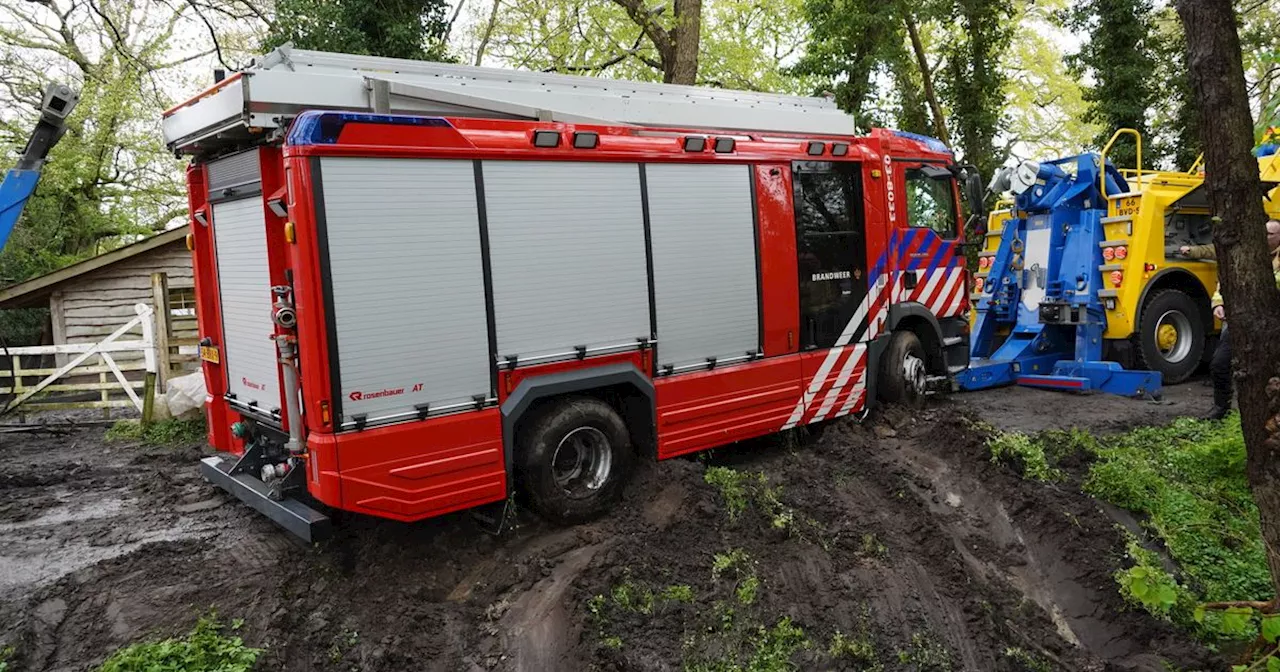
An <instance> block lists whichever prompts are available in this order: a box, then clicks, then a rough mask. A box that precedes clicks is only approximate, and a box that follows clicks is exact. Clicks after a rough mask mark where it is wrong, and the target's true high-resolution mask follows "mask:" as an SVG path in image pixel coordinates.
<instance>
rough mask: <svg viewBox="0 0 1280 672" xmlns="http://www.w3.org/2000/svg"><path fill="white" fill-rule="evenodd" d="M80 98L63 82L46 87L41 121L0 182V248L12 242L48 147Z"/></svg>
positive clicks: (58, 135) (61, 130)
mask: <svg viewBox="0 0 1280 672" xmlns="http://www.w3.org/2000/svg"><path fill="white" fill-rule="evenodd" d="M79 100H80V96H79V94H77V93H76V92H74V91H72V90H71V88H70V87H68V86H66V85H64V84H51V85H49V87H48V88H47V89H45V92H44V98H43V99H42V100H41V102H40V120H39V121H38V122H36V127H35V130H33V131H32V132H31V137H30V138H28V140H27V144H26V146H25V147H24V148H23V150H22V154H21V155H19V157H18V163H17V165H16V166H14V167H13V168H11V169H9V171H8V172H7V173H6V174H5V176H4V181H3V182H0V250H2V249H4V246H5V243H7V242H9V234H10V233H12V232H13V227H14V225H16V224H17V223H18V217H20V216H21V215H22V208H23V207H24V206H25V205H26V204H27V199H29V198H31V194H32V193H33V192H35V189H36V183H37V182H39V180H40V170H41V168H43V167H44V162H45V160H46V159H47V157H48V156H49V150H51V149H53V146H54V145H56V144H58V141H59V140H61V139H62V134H63V133H65V132H66V130H67V127H66V122H67V115H69V114H71V110H73V109H74V108H75V106H76V103H77V102H79Z"/></svg>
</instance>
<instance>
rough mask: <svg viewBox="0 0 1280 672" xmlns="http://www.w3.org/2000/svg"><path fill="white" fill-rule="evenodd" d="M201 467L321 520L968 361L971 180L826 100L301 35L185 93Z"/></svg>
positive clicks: (593, 464) (534, 499) (431, 499)
mask: <svg viewBox="0 0 1280 672" xmlns="http://www.w3.org/2000/svg"><path fill="white" fill-rule="evenodd" d="M164 127H165V133H166V139H167V141H168V143H169V145H170V147H171V148H173V149H174V150H175V151H177V152H179V153H181V154H185V155H189V156H191V157H192V162H191V165H190V168H189V169H188V185H189V200H190V209H191V217H192V232H193V233H192V236H191V239H190V240H189V246H190V247H191V249H192V252H193V256H194V262H195V271H196V291H197V295H198V318H199V325H200V334H201V337H202V339H201V348H200V352H201V357H202V359H203V360H204V374H205V382H206V385H207V388H208V393H209V396H208V399H207V416H208V420H209V423H208V426H209V437H208V438H209V443H210V444H211V445H212V447H213V448H214V449H215V450H216V451H217V454H216V455H215V456H213V457H209V458H206V459H205V460H204V462H203V465H202V470H203V473H204V475H205V477H206V478H207V479H209V480H210V481H212V482H214V483H215V484H217V485H218V486H220V487H223V488H225V489H227V490H229V491H230V492H232V493H234V494H235V495H236V496H237V497H239V498H240V499H242V500H244V501H245V502H246V503H248V504H250V505H251V506H253V507H254V508H256V509H258V510H259V511H261V512H263V513H265V514H267V515H269V516H270V517H271V518H272V519H274V520H275V521H276V522H278V523H279V524H281V525H282V526H284V527H285V528H287V529H289V530H290V531H292V532H294V533H296V534H299V535H300V536H303V537H304V538H308V539H311V538H316V537H318V536H320V535H322V534H324V533H325V532H326V531H327V529H328V526H329V521H328V518H327V517H326V516H325V514H323V513H322V512H321V511H320V510H319V508H320V507H315V506H313V505H312V504H313V503H314V502H319V503H320V504H323V505H324V506H327V507H331V508H333V509H339V510H345V511H351V512H358V513H362V514H368V515H373V516H381V517H385V518H391V519H396V520H401V521H415V520H421V519H424V518H428V517H432V516H437V515H440V514H444V513H447V512H451V511H457V510H461V509H467V508H471V507H477V506H480V505H484V504H490V503H497V502H504V501H508V498H509V496H510V495H511V494H512V493H515V492H520V493H522V494H524V495H526V496H527V497H528V499H529V501H530V502H531V504H532V505H533V506H534V508H535V509H536V510H538V511H539V512H540V513H541V514H542V515H544V516H546V517H548V518H550V519H553V520H557V521H563V522H574V521H579V520H583V519H585V518H587V517H590V516H593V515H597V514H599V513H600V512H602V511H604V510H606V509H607V508H608V507H609V506H610V505H611V504H612V503H613V502H614V501H615V500H616V499H617V498H618V496H619V494H620V489H621V488H622V487H623V485H624V484H625V483H626V481H627V478H628V475H629V474H630V472H631V470H632V467H633V465H634V464H635V462H636V460H638V459H652V458H657V459H664V458H668V457H674V456H677V455H684V454H687V453H691V452H694V451H700V450H705V449H708V448H712V447H714V446H720V445H724V444H727V443H731V442H735V441H741V440H744V439H749V438H753V437H758V436H762V435H766V434H770V433H773V432H778V431H781V430H785V429H789V428H793V427H797V426H800V425H805V424H809V423H815V422H820V421H825V420H831V419H834V418H840V417H843V416H846V415H849V414H853V413H860V412H862V411H864V410H865V409H867V408H868V406H869V405H871V404H872V403H873V402H874V401H875V400H877V399H879V400H882V401H911V400H913V399H916V398H918V397H919V396H920V395H922V394H924V393H926V391H927V389H928V388H929V387H930V385H932V384H938V385H942V386H945V385H947V384H948V383H949V380H950V377H951V374H953V373H955V372H956V371H958V370H960V369H962V368H963V367H964V366H965V365H966V364H967V361H968V319H967V311H968V302H967V301H966V297H967V292H968V279H967V276H966V272H965V270H964V264H963V255H962V254H960V253H959V250H958V248H959V247H960V246H961V244H962V243H961V238H962V235H961V233H962V232H961V228H962V227H961V207H960V198H959V197H960V192H961V191H962V190H961V189H960V188H959V187H960V186H961V185H963V186H964V187H965V189H964V191H965V192H966V195H968V194H970V193H972V191H971V188H972V187H974V186H976V185H977V184H978V182H977V176H976V175H973V176H972V178H971V179H968V178H967V177H962V176H963V175H965V171H964V170H963V169H962V168H961V167H959V166H957V165H956V164H955V162H954V160H953V157H952V154H951V152H950V151H948V150H947V148H946V147H944V146H942V145H941V143H939V142H937V141H935V140H933V139H930V138H926V137H923V136H916V135H911V134H907V133H900V132H894V131H887V130H875V131H872V132H871V133H870V134H868V135H865V136H855V135H854V128H853V122H852V120H851V119H850V118H849V117H848V116H846V115H844V114H843V113H841V112H840V111H839V110H838V109H836V108H835V107H834V105H832V104H831V103H830V102H829V101H827V100H826V99H821V98H799V97H793V96H778V95H772V94H755V93H745V92H736V91H723V90H707V89H700V88H693V87H678V86H668V85H654V84H634V83H628V82H614V81H608V80H598V79H592V78H582V77H567V76H559V75H544V74H529V73H512V72H507V71H500V70H491V69H485V68H470V67H463V66H453V65H442V64H433V63H420V62H411V61H398V60H391V59H376V58H369V57H357V56H346V55H339V54H325V53H320V52H307V51H301V50H294V49H290V48H287V47H286V48H282V49H281V50H277V51H276V52H273V53H271V54H269V55H268V56H266V57H264V58H262V59H260V60H258V61H257V62H255V63H254V64H253V65H251V66H250V67H249V68H246V69H245V70H244V71H243V72H239V73H235V74H233V75H232V76H230V77H226V78H222V79H221V81H219V82H218V83H217V84H216V85H215V86H214V87H213V88H211V89H209V90H208V91H205V92H203V93H201V94H200V95H199V96H197V97H195V98H193V99H191V100H190V101H188V102H186V103H183V104H182V105H180V106H178V107H176V108H174V109H172V110H170V111H168V112H167V113H166V116H165V119H164Z"/></svg>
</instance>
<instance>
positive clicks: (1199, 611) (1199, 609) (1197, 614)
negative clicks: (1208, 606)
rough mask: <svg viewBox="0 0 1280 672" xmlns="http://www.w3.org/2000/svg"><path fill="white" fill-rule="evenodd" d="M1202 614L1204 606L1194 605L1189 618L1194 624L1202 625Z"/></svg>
mask: <svg viewBox="0 0 1280 672" xmlns="http://www.w3.org/2000/svg"><path fill="white" fill-rule="evenodd" d="M1204 613H1205V612H1204V605H1203V604H1200V605H1196V610H1195V611H1194V612H1192V613H1191V617H1192V618H1193V619H1195V622H1196V623H1204Z"/></svg>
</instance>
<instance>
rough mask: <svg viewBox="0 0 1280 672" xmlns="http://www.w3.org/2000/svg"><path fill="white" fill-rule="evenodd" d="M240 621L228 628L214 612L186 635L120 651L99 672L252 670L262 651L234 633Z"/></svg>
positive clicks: (234, 622) (247, 671) (132, 646)
mask: <svg viewBox="0 0 1280 672" xmlns="http://www.w3.org/2000/svg"><path fill="white" fill-rule="evenodd" d="M240 626H241V622H240V621H239V620H236V621H232V622H231V624H230V625H229V626H226V627H224V626H223V625H222V624H221V623H219V622H218V621H217V618H216V617H215V616H214V615H212V614H210V615H208V616H205V617H203V618H201V619H200V620H199V621H197V622H196V626H195V628H193V629H192V630H191V632H190V633H188V634H187V635H186V636H185V637H182V638H170V639H164V640H159V641H151V642H141V643H137V644H130V645H129V646H126V647H124V648H123V649H120V650H119V651H116V652H115V653H113V654H111V657H110V658H107V660H106V662H104V663H103V664H102V666H101V667H100V668H98V672H249V670H251V669H253V666H254V664H255V663H256V662H257V660H258V656H259V655H261V654H262V650H261V649H253V648H249V647H247V646H245V645H244V642H243V641H242V640H241V639H240V637H239V636H237V635H235V634H234V633H235V632H236V631H237V630H239V629H240Z"/></svg>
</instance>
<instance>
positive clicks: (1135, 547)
mask: <svg viewBox="0 0 1280 672" xmlns="http://www.w3.org/2000/svg"><path fill="white" fill-rule="evenodd" d="M988 448H989V449H990V451H991V454H992V459H998V460H1003V461H1008V462H1009V463H1011V464H1014V465H1016V466H1017V467H1018V468H1020V469H1021V470H1022V473H1023V474H1024V476H1025V477H1027V478H1029V479H1033V480H1038V481H1062V480H1065V479H1067V478H1068V474H1067V471H1066V470H1064V469H1063V468H1062V467H1061V465H1060V462H1061V460H1063V459H1064V458H1065V457H1067V456H1069V455H1083V456H1084V457H1085V459H1086V461H1087V463H1088V466H1087V471H1086V472H1085V473H1082V474H1079V476H1080V478H1081V481H1080V484H1081V486H1082V488H1083V490H1084V491H1085V492H1086V493H1088V494H1090V495H1093V496H1095V497H1097V498H1098V499H1100V500H1102V501H1105V502H1107V503H1109V504H1113V505H1115V506H1118V507H1121V508H1124V509H1127V510H1129V511H1132V512H1133V513H1135V514H1138V515H1139V516H1140V520H1141V521H1142V532H1143V534H1142V535H1141V536H1137V535H1134V534H1133V533H1131V532H1129V531H1127V530H1124V531H1123V533H1124V534H1125V535H1126V537H1127V539H1128V541H1127V543H1126V548H1125V556H1126V558H1125V560H1126V562H1125V565H1126V566H1124V567H1122V568H1121V569H1119V570H1118V571H1117V572H1116V582H1117V585H1118V588H1119V590H1120V592H1121V594H1122V595H1124V597H1125V599H1126V600H1128V601H1129V602H1131V603H1132V604H1134V605H1135V606H1137V607H1140V608H1142V609H1145V610H1147V611H1148V612H1150V613H1151V614H1153V615H1155V616H1157V617H1159V618H1162V619H1165V620H1168V621H1171V622H1174V623H1176V624H1178V625H1180V626H1182V627H1184V628H1186V629H1188V630H1190V631H1192V632H1194V633H1195V634H1196V635H1197V636H1198V637H1199V638H1200V639H1201V640H1203V641H1205V642H1206V643H1209V644H1211V645H1215V646H1225V645H1227V644H1228V643H1230V642H1254V643H1255V644H1258V645H1257V646H1252V647H1250V651H1249V653H1248V655H1247V660H1248V662H1249V664H1254V663H1257V664H1258V665H1260V666H1268V667H1266V668H1264V667H1258V668H1257V669H1277V668H1280V658H1277V657H1276V656H1275V655H1274V653H1275V648H1276V646H1277V642H1276V637H1277V635H1280V616H1276V615H1269V614H1267V615H1264V614H1263V611H1262V610H1260V609H1259V608H1258V607H1260V606H1262V605H1263V604H1264V603H1266V602H1268V601H1270V600H1272V599H1273V598H1274V597H1275V596H1274V594H1273V592H1272V589H1271V580H1270V575H1269V573H1268V568H1267V559H1266V549H1265V547H1264V545H1263V541H1262V535H1261V530H1260V529H1259V522H1258V510H1257V507H1256V505H1255V504H1254V500H1253V496H1252V494H1251V492H1250V489H1249V484H1248V480H1247V478H1246V475H1245V447H1244V438H1243V436H1242V434H1241V431H1240V422H1239V417H1238V416H1236V415H1232V416H1230V417H1229V418H1228V419H1227V420H1226V421H1223V422H1209V421H1203V420H1195V419H1190V418H1182V419H1179V420H1176V421H1174V422H1173V423H1172V424H1170V425H1167V426H1164V427H1143V428H1139V429H1135V430H1132V431H1130V432H1126V433H1124V434H1118V435H1113V436H1101V437H1095V436H1090V435H1088V434H1085V433H1083V432H1078V431H1076V432H1061V431H1054V432H1046V433H1043V434H1040V435H1037V436H1034V437H1033V436H1026V435H1022V434H996V435H995V436H993V437H992V439H991V440H990V441H989V443H988ZM1121 529H1122V530H1123V528H1121ZM1250 603H1251V604H1250ZM1206 605H1207V606H1206ZM1263 645H1265V646H1263ZM1273 661H1274V662H1273Z"/></svg>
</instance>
